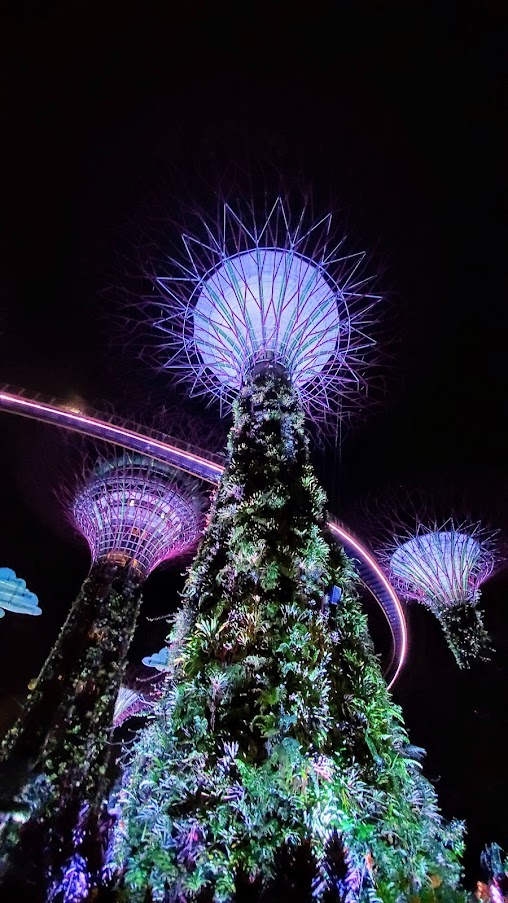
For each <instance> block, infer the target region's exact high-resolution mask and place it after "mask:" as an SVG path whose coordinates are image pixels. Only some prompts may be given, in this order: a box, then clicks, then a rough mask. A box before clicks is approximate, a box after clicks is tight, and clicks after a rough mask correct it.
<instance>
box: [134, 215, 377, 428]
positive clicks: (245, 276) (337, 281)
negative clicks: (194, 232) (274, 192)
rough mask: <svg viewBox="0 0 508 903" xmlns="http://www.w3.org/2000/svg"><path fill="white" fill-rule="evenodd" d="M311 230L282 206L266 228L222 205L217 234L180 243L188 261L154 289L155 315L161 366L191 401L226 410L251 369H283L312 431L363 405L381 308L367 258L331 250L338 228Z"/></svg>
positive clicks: (210, 231)
mask: <svg viewBox="0 0 508 903" xmlns="http://www.w3.org/2000/svg"><path fill="white" fill-rule="evenodd" d="M306 220H307V213H306V211H305V209H304V210H303V211H301V212H300V214H299V216H298V217H297V219H295V220H291V217H290V212H289V209H288V206H287V205H286V203H285V202H283V201H282V200H281V199H280V198H279V199H277V201H276V202H275V204H274V205H273V207H272V208H271V209H270V210H269V211H268V212H267V214H265V215H264V216H263V217H262V218H261V219H260V220H259V219H257V217H256V214H255V212H254V211H253V210H252V209H249V210H248V211H247V213H246V215H245V216H241V215H240V213H238V212H235V211H233V210H232V208H231V207H230V206H229V205H227V204H226V205H224V207H223V210H222V216H221V219H220V221H219V222H218V223H217V224H210V223H209V222H206V221H201V226H200V228H201V232H202V238H197V237H190V236H188V235H185V236H184V237H183V241H184V246H185V250H186V255H187V259H186V260H185V262H182V261H177V260H172V261H171V264H172V267H173V268H176V269H175V272H174V275H170V276H159V277H157V279H156V285H157V286H158V287H159V288H161V289H162V290H163V294H162V295H161V297H160V298H158V299H157V300H156V301H153V302H150V303H151V305H152V306H153V308H154V310H155V309H156V311H157V313H156V315H154V316H153V322H154V325H155V326H156V327H157V328H158V329H159V330H161V331H162V332H163V333H164V334H165V337H166V338H165V339H164V341H163V342H161V343H159V345H158V348H159V355H160V359H161V361H162V365H163V367H165V368H167V369H175V370H179V371H183V372H184V374H186V375H187V376H188V377H189V378H190V380H191V383H192V389H191V394H193V395H206V394H209V395H210V396H214V397H217V398H218V399H219V400H220V402H221V406H222V409H223V410H228V409H229V407H230V405H231V402H232V400H233V399H234V398H235V396H236V395H237V393H238V391H239V389H240V388H241V386H242V384H243V382H244V380H245V378H246V376H247V375H248V374H249V372H251V370H252V369H253V368H256V369H259V368H261V367H263V366H264V365H273V364H277V365H279V366H280V367H282V368H283V369H284V370H285V372H286V373H287V375H288V376H289V377H290V379H291V380H292V382H293V385H295V387H296V388H297V389H298V390H299V392H300V395H301V398H302V403H303V405H304V407H305V409H306V411H307V414H308V415H309V416H311V417H312V418H313V419H315V420H317V421H320V420H321V421H322V420H325V419H326V418H327V412H328V411H330V410H332V411H333V412H334V413H336V411H337V409H340V410H341V411H342V413H348V412H349V408H350V402H358V401H361V400H362V394H361V393H362V392H364V395H365V391H366V384H367V381H366V370H367V369H368V368H369V366H371V360H370V359H369V356H370V355H369V352H370V351H371V350H372V347H373V346H374V340H373V338H372V335H371V329H372V326H373V324H374V322H375V316H374V308H375V306H376V304H377V302H378V301H379V300H380V299H379V296H378V295H373V294H370V293H369V292H368V291H367V290H366V287H367V285H368V283H369V282H370V279H369V278H365V277H364V276H363V275H362V273H361V268H362V264H363V261H364V257H365V255H364V254H363V253H360V254H352V255H344V254H343V253H342V251H341V246H342V241H341V242H339V244H338V245H337V244H334V242H333V241H332V237H331V216H330V215H329V216H326V217H324V218H323V219H322V220H320V221H319V222H315V223H310V224H307V225H306V224H305V223H306ZM168 299H169V300H168ZM337 399H340V403H339V404H337V403H334V400H335V402H336V401H337Z"/></svg>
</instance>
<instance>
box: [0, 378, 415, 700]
mask: <svg viewBox="0 0 508 903" xmlns="http://www.w3.org/2000/svg"><path fill="white" fill-rule="evenodd" d="M0 410H4V411H8V412H11V413H14V414H18V415H21V416H25V417H30V418H33V419H36V420H40V421H42V422H44V423H54V424H56V425H57V426H61V427H64V428H65V429H70V430H74V431H75V432H79V433H82V434H84V435H87V436H92V437H96V438H99V439H103V440H105V441H109V442H113V443H115V444H116V445H120V446H122V447H123V448H126V449H130V450H131V451H138V452H141V453H143V454H145V455H149V456H150V457H152V458H154V459H155V460H157V461H162V462H163V463H167V464H172V465H173V466H174V467H177V468H180V469H181V470H184V471H186V472H187V473H191V474H194V475H195V476H198V477H201V478H202V479H204V480H207V481H208V482H210V483H217V482H218V481H219V479H220V477H221V474H222V472H223V470H224V467H223V465H221V464H217V463H214V462H211V461H209V460H207V459H206V458H204V457H201V456H200V455H194V454H192V453H190V452H186V451H183V450H182V449H179V448H177V447H176V446H174V445H172V444H171V443H170V442H169V441H168V442H163V441H161V440H154V439H150V438H149V437H147V436H144V435H143V434H142V433H140V432H137V431H136V430H131V429H126V428H123V427H120V426H115V425H114V424H111V423H108V422H106V421H102V420H100V419H98V418H97V417H92V416H88V415H85V414H80V415H78V414H75V413H73V412H71V411H67V410H65V409H64V408H62V407H60V406H58V405H54V404H48V403H42V402H37V401H32V400H30V399H27V398H23V397H22V396H20V395H13V394H12V393H7V392H0ZM330 528H331V529H332V531H333V532H334V533H335V534H336V535H337V536H338V537H339V538H340V539H341V541H342V542H343V543H344V545H345V546H346V551H348V550H350V551H351V550H352V551H353V554H354V557H355V558H357V560H358V562H359V563H360V566H361V570H362V574H361V575H360V576H361V580H362V582H363V584H364V585H365V586H366V588H367V589H368V590H369V591H370V592H371V593H372V595H373V596H374V598H375V599H376V601H377V602H378V604H379V605H380V607H381V608H382V610H383V612H384V614H385V617H386V619H387V621H388V624H389V626H390V630H391V633H392V638H393V643H394V657H393V663H394V668H395V670H394V673H393V676H391V677H390V682H389V686H390V687H391V686H393V684H394V682H395V680H396V679H397V677H398V675H399V674H400V671H401V668H402V666H403V664H404V661H405V658H406V656H407V651H408V637H407V625H406V619H405V616H404V612H403V609H402V606H401V603H400V601H399V599H398V597H397V594H396V592H395V591H394V589H393V588H392V587H391V586H390V584H389V582H388V580H387V579H386V577H385V575H384V574H383V572H382V570H381V569H380V567H379V565H378V564H377V562H376V561H375V559H374V558H373V556H372V555H371V554H370V552H368V550H367V549H366V548H365V546H363V545H362V544H361V543H360V542H359V541H358V540H357V539H354V538H353V537H352V536H351V534H349V533H348V532H347V531H346V530H345V529H344V528H343V527H341V526H340V525H339V524H336V523H334V522H333V521H332V522H330Z"/></svg>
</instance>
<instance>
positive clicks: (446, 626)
mask: <svg viewBox="0 0 508 903" xmlns="http://www.w3.org/2000/svg"><path fill="white" fill-rule="evenodd" d="M495 536H496V535H495V534H494V533H493V532H492V531H489V530H487V529H486V528H484V527H483V526H482V524H481V523H480V522H476V523H474V522H472V521H470V520H463V521H459V520H457V519H454V518H453V517H451V518H449V519H448V520H446V521H444V522H443V523H439V522H438V521H432V520H429V521H428V522H425V521H424V520H423V519H422V518H420V517H417V518H416V521H415V523H414V525H413V526H411V527H410V526H402V525H398V526H395V527H394V528H393V529H392V531H391V532H390V536H389V538H388V540H387V542H386V543H385V546H384V548H383V549H382V551H381V557H382V559H383V560H384V564H385V566H386V569H387V572H388V575H389V578H390V580H391V582H392V585H393V586H394V587H395V589H396V590H397V592H398V593H400V595H401V596H403V597H404V598H405V599H408V600H414V601H416V602H420V603H421V604H422V605H425V607H426V608H428V609H429V610H430V611H431V612H432V613H433V614H434V615H435V616H436V618H437V619H438V621H439V623H440V624H441V627H442V629H443V632H444V635H445V637H446V641H447V643H448V646H449V648H450V650H451V651H452V652H453V655H454V656H455V660H456V661H457V664H458V665H459V667H461V668H468V667H469V666H470V665H471V662H472V661H473V660H474V659H477V658H479V659H482V658H485V657H488V650H489V646H490V640H489V636H488V633H487V632H486V630H485V627H484V625H483V616H482V612H481V609H480V608H479V605H478V603H479V601H480V595H481V592H480V587H481V585H482V583H484V582H485V581H486V580H487V579H488V578H489V577H490V575H491V574H492V572H493V570H494V568H495V564H496V559H497V556H498V552H497V548H496V538H495Z"/></svg>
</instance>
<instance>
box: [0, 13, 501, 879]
mask: <svg viewBox="0 0 508 903" xmlns="http://www.w3.org/2000/svg"><path fill="white" fill-rule="evenodd" d="M166 5H167V6H168V7H169V6H171V5H172V4H166ZM160 6H161V7H162V4H161V5H160ZM70 9H72V10H73V12H72V13H71V12H69V10H70ZM506 25H507V12H506V6H505V4H504V3H502V2H501V0H499V2H496V0H490V2H483V3H482V2H478V3H466V4H463V3H459V2H455V3H453V2H442V3H439V2H435V3H432V2H426V3H424V2H422V3H417V2H398V3H397V2H391V3H390V2H382V0H380V2H374V0H372V2H370V3H368V2H363V0H356V2H353V0H352V2H351V3H343V4H341V3H335V4H332V5H330V7H329V6H328V5H327V4H321V3H308V4H304V3H298V2H294V3H275V4H273V5H270V4H258V5H255V6H254V5H250V4H239V5H238V6H237V7H236V10H234V11H232V12H230V13H228V11H227V9H226V8H225V7H224V6H221V5H219V4H207V5H206V6H205V5H203V6H201V5H199V4H188V5H187V4H184V5H183V6H182V8H179V11H178V13H176V12H175V11H172V13H171V14H170V13H169V12H168V14H167V15H165V16H164V15H162V14H161V12H160V8H159V6H158V5H156V4H154V5H152V4H149V3H144V4H129V3H121V4H120V3H118V4H117V3H115V2H107V3H101V4H99V3H94V2H89V3H86V4H85V3H80V2H75V3H72V4H59V3H51V2H44V0H31V2H30V0H24V2H23V0H19V2H16V0H11V2H10V3H9V2H7V3H5V2H4V4H2V6H1V9H0V91H1V95H2V105H1V122H2V140H1V144H0V148H1V149H0V154H1V156H2V167H1V184H2V190H1V202H0V210H1V214H0V221H1V224H2V241H1V249H0V255H1V267H0V347H1V354H0V381H1V382H3V383H9V384H11V385H13V386H22V387H25V388H26V389H27V390H29V391H30V392H37V391H40V392H43V393H45V394H49V395H54V396H57V397H59V398H63V399H69V398H71V397H73V396H75V395H79V396H80V397H82V398H83V399H85V400H86V401H87V402H88V403H89V404H91V405H93V406H95V407H96V408H98V409H104V408H106V407H108V409H109V410H111V409H113V410H114V411H115V412H116V413H117V414H118V415H126V416H132V417H133V418H137V419H138V420H140V421H142V422H145V423H154V424H157V423H158V422H159V421H158V417H159V414H158V412H159V410H160V407H161V406H162V405H163V404H166V403H167V404H169V405H172V406H173V407H174V406H175V404H176V405H179V404H181V405H182V406H183V405H185V406H188V405H187V402H186V401H185V396H184V390H183V389H180V390H175V389H174V388H171V387H170V385H169V380H168V378H167V377H166V376H164V375H160V374H156V373H151V372H150V367H149V362H148V361H147V360H143V359H142V358H139V357H138V355H137V354H136V349H135V347H133V343H132V341H128V339H129V337H128V336H127V335H126V334H125V336H124V337H123V338H122V335H121V333H119V329H118V325H117V320H118V316H117V314H118V310H119V307H120V302H121V299H122V297H126V296H127V295H129V294H130V297H131V298H132V297H133V292H135V291H136V290H137V289H136V286H139V285H140V284H142V283H141V280H140V279H139V271H137V269H136V268H137V266H138V258H139V255H138V253H137V249H139V248H142V249H145V248H146V247H147V243H148V242H149V241H150V242H152V241H154V240H155V243H156V245H157V253H158V254H160V255H164V253H165V251H166V252H167V250H171V249H170V247H169V246H170V244H171V243H172V242H174V241H175V236H176V232H175V229H174V226H172V225H171V224H172V223H174V222H175V220H178V219H179V218H180V213H181V211H180V208H181V207H184V206H189V205H191V204H193V203H196V204H199V205H201V206H202V207H203V208H204V209H205V210H206V209H208V208H210V209H213V208H214V205H215V202H214V190H215V189H217V188H218V187H221V188H222V189H223V190H225V191H226V192H227V191H228V190H229V189H230V190H231V192H232V193H233V196H234V194H235V192H236V194H238V191H239V186H241V185H243V184H247V183H249V184H250V185H251V186H252V190H253V192H254V193H256V192H261V193H262V192H263V191H264V190H265V188H267V189H268V190H269V191H270V190H272V188H273V186H274V185H275V184H276V183H277V182H281V184H285V185H287V187H288V188H289V189H290V190H296V191H298V190H300V188H304V189H306V188H308V187H309V186H311V187H312V192H313V198H314V208H315V210H316V213H319V212H326V211H327V210H328V209H329V207H332V208H333V210H334V211H336V213H337V216H336V222H337V228H338V230H339V231H341V229H342V228H343V230H344V231H346V232H347V233H348V234H349V235H350V242H351V244H350V247H351V249H352V250H358V249H359V248H365V249H367V250H368V251H369V252H370V255H371V260H370V264H369V265H370V266H371V269H372V270H373V271H374V272H378V273H379V277H378V280H377V288H378V290H380V291H382V292H383V293H385V294H386V296H387V303H386V306H385V310H386V313H385V316H384V321H383V323H382V337H381V339H380V346H381V347H382V350H384V351H385V352H386V355H387V364H386V373H385V376H386V394H385V396H384V398H383V400H382V403H381V404H380V405H378V406H377V407H374V408H373V409H372V411H370V412H369V411H367V412H366V417H365V418H364V420H363V421H359V422H358V423H357V424H356V425H355V428H354V429H353V430H351V431H350V432H349V433H348V434H347V435H346V437H345V438H344V441H343V443H342V446H341V448H340V450H337V449H335V448H333V447H332V448H328V449H322V450H320V451H318V452H316V463H317V468H318V473H319V475H320V477H321V479H322V480H323V482H324V484H325V487H326V488H327V490H328V492H329V499H330V509H331V510H332V512H333V513H334V514H337V515H338V516H342V517H343V518H344V520H345V521H346V522H354V521H355V519H356V518H357V517H358V512H359V510H360V508H363V506H364V504H365V502H366V500H367V499H373V498H377V499H378V500H381V501H380V504H381V508H382V507H383V504H384V503H383V499H386V498H387V493H389V492H391V491H393V490H396V491H399V492H401V493H403V492H406V491H407V490H409V491H412V490H413V489H415V488H420V487H423V489H424V490H426V491H427V494H428V497H429V498H432V492H430V491H429V488H430V489H432V487H436V495H437V496H438V497H439V499H442V498H443V493H445V492H446V493H449V494H450V495H453V497H457V498H460V499H461V500H462V501H463V500H466V503H467V502H468V500H469V504H470V507H471V509H472V511H473V513H474V514H475V515H480V516H482V517H483V518H484V519H485V520H486V521H487V522H490V523H491V524H492V526H495V527H500V528H501V529H502V530H504V535H505V537H506V536H507V535H508V518H507V516H506V495H507V477H506V460H507V455H508V430H507V412H506V401H505V399H506V396H507V392H508V381H507V377H506V351H505V348H506V332H505V328H503V327H502V322H504V316H503V311H504V308H505V306H506V288H507V285H506V270H505V261H504V259H503V258H504V257H505V256H506V238H507V234H506V219H505V215H506V207H505V201H506V191H505V189H506V178H505V176H506V169H505V167H506V163H505V160H506V150H507V148H506V141H505V134H504V132H505V114H506V84H507V82H506V65H505V63H506V46H507V43H506V42H507V37H508V35H507V28H506ZM233 199H234V197H233ZM166 242H167V244H168V249H166V248H165V243H166ZM133 286H134V288H133ZM122 344H125V346H126V347H125V350H122ZM139 351H141V348H140V349H139ZM192 412H193V414H194V415H195V416H196V417H197V418H198V419H199V417H200V416H201V415H202V413H203V407H202V406H201V407H200V405H199V404H198V405H196V404H194V405H193V406H192ZM205 416H206V417H208V418H209V417H210V412H208V413H207V414H206V415H205ZM212 416H213V411H212ZM163 425H164V426H165V427H166V428H167V429H168V431H170V425H169V424H168V423H167V422H165V423H164V424H163ZM0 427H1V430H2V433H1V435H2V441H1V442H0V463H1V473H2V496H1V500H0V511H1V515H2V516H1V519H0V549H1V554H0V559H1V560H0V564H1V565H5V566H9V567H12V568H14V569H15V570H16V572H17V573H18V574H19V575H20V576H22V577H24V578H25V579H26V581H27V585H28V587H29V588H30V589H32V590H33V591H34V592H36V593H37V594H38V596H39V599H40V604H41V606H42V608H43V615H42V616H41V617H40V618H38V619H34V618H27V617H22V616H19V615H14V614H10V613H7V614H6V616H5V618H4V619H3V620H2V621H1V622H0V649H1V656H0V694H1V702H0V716H1V719H2V723H3V724H4V726H5V725H6V724H7V723H8V722H9V720H11V719H12V718H13V717H14V713H15V711H16V710H17V706H18V705H19V702H20V701H21V700H22V699H23V695H24V692H25V690H26V684H27V682H28V681H29V680H30V679H31V678H32V677H35V676H36V674H37V673H38V670H39V668H40V666H41V665H42V663H43V661H44V658H45V656H46V654H47V652H48V651H49V648H50V646H51V644H52V642H53V640H54V638H55V636H56V633H57V631H58V628H59V626H60V625H61V623H62V622H63V620H64V617H65V615H66V612H67V610H68V607H69V605H70V602H71V600H72V599H73V597H74V596H75V594H76V592H77V591H78V589H79V586H80V584H81V582H82V580H83V579H84V577H85V575H86V572H87V568H88V558H87V550H86V546H85V545H84V544H83V543H82V542H81V541H80V540H79V538H77V537H76V536H75V535H73V533H72V530H71V528H70V527H69V525H68V524H67V522H66V520H65V517H64V515H63V513H62V511H61V506H60V503H59V501H58V498H57V497H56V496H55V492H54V490H55V489H56V488H57V485H58V484H59V483H60V482H61V480H62V479H63V480H65V479H70V477H71V470H72V468H73V467H75V461H76V447H73V445H72V442H69V440H68V439H67V440H66V441H64V440H63V438H62V437H59V436H57V435H56V434H55V432H54V431H52V430H51V429H50V428H47V427H46V428H45V427H42V426H40V425H38V424H36V423H31V422H30V421H22V420H17V419H16V418H14V417H12V416H11V415H7V414H1V415H0ZM197 432H198V434H199V426H198V427H197ZM401 487H402V488H401ZM386 507H388V503H387V505H386ZM181 570H182V567H180V568H178V567H177V568H176V570H173V572H171V571H168V572H167V573H166V572H164V571H162V572H160V573H157V574H155V575H153V576H152V577H151V578H150V580H149V582H148V585H147V590H146V594H145V598H146V603H145V608H144V614H145V615H149V616H154V615H157V614H164V613H165V612H166V611H169V610H171V609H174V606H175V604H176V594H177V591H178V588H179V586H180V585H181V578H180V577H179V573H180V571H181ZM507 591H508V577H507V572H506V571H505V572H504V573H502V572H501V573H499V574H497V575H496V576H495V577H494V578H493V579H492V580H491V581H490V582H489V583H488V584H487V585H486V586H485V588H484V592H483V604H484V608H485V610H486V621H487V626H488V628H489V630H490V631H491V633H492V635H493V638H494V643H495V646H496V650H497V651H496V654H495V656H494V658H493V660H492V662H490V663H489V664H484V665H478V666H477V667H475V668H474V669H473V670H472V671H471V672H470V673H468V674H463V673H460V672H459V671H458V669H457V668H456V666H455V664H454V661H453V658H452V655H451V653H449V652H448V650H447V649H446V647H445V643H444V640H443V638H442V636H441V634H440V631H439V628H438V626H437V625H436V623H435V622H434V621H433V620H432V618H431V616H430V615H428V614H427V613H426V612H425V611H424V610H421V609H415V608H411V609H410V611H409V615H408V616H409V623H410V631H411V654H410V661H409V663H408V664H407V666H406V669H405V671H404V673H403V675H402V677H401V679H400V680H399V683H398V684H397V686H396V688H395V697H396V699H397V701H399V702H400V703H401V705H402V706H403V708H404V712H405V715H406V719H407V724H408V727H409V729H410V735H411V740H412V742H414V743H416V744H418V745H421V746H424V747H426V749H427V750H428V757H427V764H426V773H427V775H428V776H429V777H430V778H431V779H433V780H435V781H436V786H437V789H438V793H439V796H440V800H441V803H442V806H443V809H444V811H445V813H446V815H447V816H451V815H454V816H457V817H459V818H465V819H467V823H468V837H469V842H468V855H467V857H466V866H467V870H468V879H469V881H470V882H472V881H473V880H474V879H475V877H477V876H478V873H479V868H478V856H479V851H480V849H481V847H482V846H483V844H484V843H486V842H490V841H492V840H497V841H498V842H499V843H500V844H501V845H502V846H504V847H505V848H508V828H507V826H506V823H507V819H506V811H507V809H508V790H507V781H506V766H505V762H506V749H507V741H508V714H507V713H508V707H507V705H506V700H507V698H508V697H507V692H508V661H507V653H508V612H507V606H506V596H507ZM164 633H165V628H164V623H161V622H155V623H151V622H147V621H146V619H145V618H142V619H141V623H140V628H139V631H138V637H137V639H136V641H135V646H134V649H133V651H132V658H133V660H139V658H140V657H141V655H144V654H147V653H149V652H153V651H155V650H156V649H158V648H159V645H160V644H161V642H160V641H161V640H162V638H163V636H164ZM381 645H382V643H381ZM380 651H382V650H380Z"/></svg>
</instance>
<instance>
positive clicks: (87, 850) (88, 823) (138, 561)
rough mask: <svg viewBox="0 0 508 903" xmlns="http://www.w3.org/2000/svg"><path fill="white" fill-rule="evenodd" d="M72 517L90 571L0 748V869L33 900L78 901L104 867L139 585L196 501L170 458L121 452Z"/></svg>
mask: <svg viewBox="0 0 508 903" xmlns="http://www.w3.org/2000/svg"><path fill="white" fill-rule="evenodd" d="M74 517H75V521H76V523H77V525H78V526H79V527H81V529H82V530H83V533H84V534H85V536H86V538H87V540H88V543H89V545H90V549H91V551H92V567H91V570H90V574H89V576H88V578H87V579H86V580H85V582H84V584H83V586H82V589H81V592H80V593H79V595H78V597H77V599H76V601H75V602H74V604H73V606H72V608H71V611H70V613H69V615H68V617H67V620H66V622H65V624H64V626H63V628H62V630H61V632H60V635H59V637H58V639H57V641H56V643H55V645H54V647H53V649H52V651H51V653H50V655H49V657H48V659H47V661H46V663H45V665H44V667H43V669H42V671H41V674H40V675H39V678H38V680H37V682H36V686H35V689H34V690H33V692H32V694H31V695H30V696H29V698H28V700H27V703H26V707H25V710H24V712H23V715H22V716H21V718H20V719H19V721H18V722H17V724H16V725H15V726H14V728H13V729H12V730H11V731H10V733H9V734H8V736H7V738H6V740H5V741H4V744H3V747H2V774H3V776H4V787H7V788H8V789H7V790H6V789H4V794H3V795H4V807H3V808H4V811H6V813H7V817H6V818H5V819H4V825H3V832H2V833H3V837H2V841H3V843H2V852H3V879H4V882H7V885H8V886H9V887H10V886H11V885H12V887H18V885H19V887H20V888H23V889H24V890H25V892H27V893H29V894H30V895H31V896H30V899H33V900H34V901H35V900H38V899H40V900H41V901H42V900H46V899H51V900H53V899H54V900H60V899H61V900H66V901H67V900H71V899H74V897H73V896H72V893H71V890H70V885H72V887H73V886H74V885H75V884H76V881H77V886H79V887H80V888H81V892H82V894H81V895H82V896H83V888H85V889H88V888H89V884H90V881H92V882H93V880H94V879H93V875H94V873H95V872H96V871H97V870H98V869H99V868H100V853H99V852H98V849H97V844H95V847H94V841H93V834H94V831H95V832H96V834H97V830H98V829H97V824H98V813H99V811H100V806H101V803H102V800H103V798H104V793H105V790H106V787H107V772H108V765H109V761H110V752H111V747H110V745H109V743H108V741H109V737H110V735H111V731H112V727H113V716H114V707H115V701H116V699H117V696H118V692H119V689H120V685H121V680H122V675H123V672H124V668H125V663H126V656H127V652H128V649H129V645H130V641H131V638H132V635H133V632H134V628H135V624H136V619H137V615H138V611H139V606H140V602H141V587H142V583H143V581H144V579H145V578H146V576H147V575H148V574H149V573H150V571H151V570H153V568H154V567H156V566H157V564H159V563H160V562H161V561H164V560H167V559H168V558H170V557H172V556H174V555H175V554H177V553H178V552H181V551H182V550H183V549H184V548H187V547H188V546H189V544H191V543H192V542H195V540H196V538H197V536H198V534H199V532H200V526H201V523H200V520H201V502H200V498H199V493H197V491H196V490H195V489H194V490H193V489H192V487H191V484H190V483H188V482H182V480H181V478H180V477H179V476H177V474H176V473H175V472H174V471H173V470H172V469H171V468H169V467H167V466H165V465H161V464H156V463H154V462H152V461H151V460H149V459H146V458H143V457H141V456H132V455H131V456H129V455H127V454H123V455H122V456H121V457H119V458H116V459H115V460H112V461H107V460H100V461H99V462H98V463H97V464H96V466H95V467H94V468H93V469H92V471H91V473H90V472H89V473H88V474H87V475H86V478H85V480H84V484H83V485H82V486H81V488H80V489H79V491H78V493H77V495H76V498H75V502H74ZM6 795H7V799H6V800H5V797H6ZM9 813H10V814H9ZM20 813H22V815H20ZM94 857H95V858H94ZM27 862H29V863H30V866H27ZM76 874H79V876H80V877H79V880H77V879H76ZM9 882H10V883H11V884H9ZM69 882H70V884H69Z"/></svg>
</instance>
